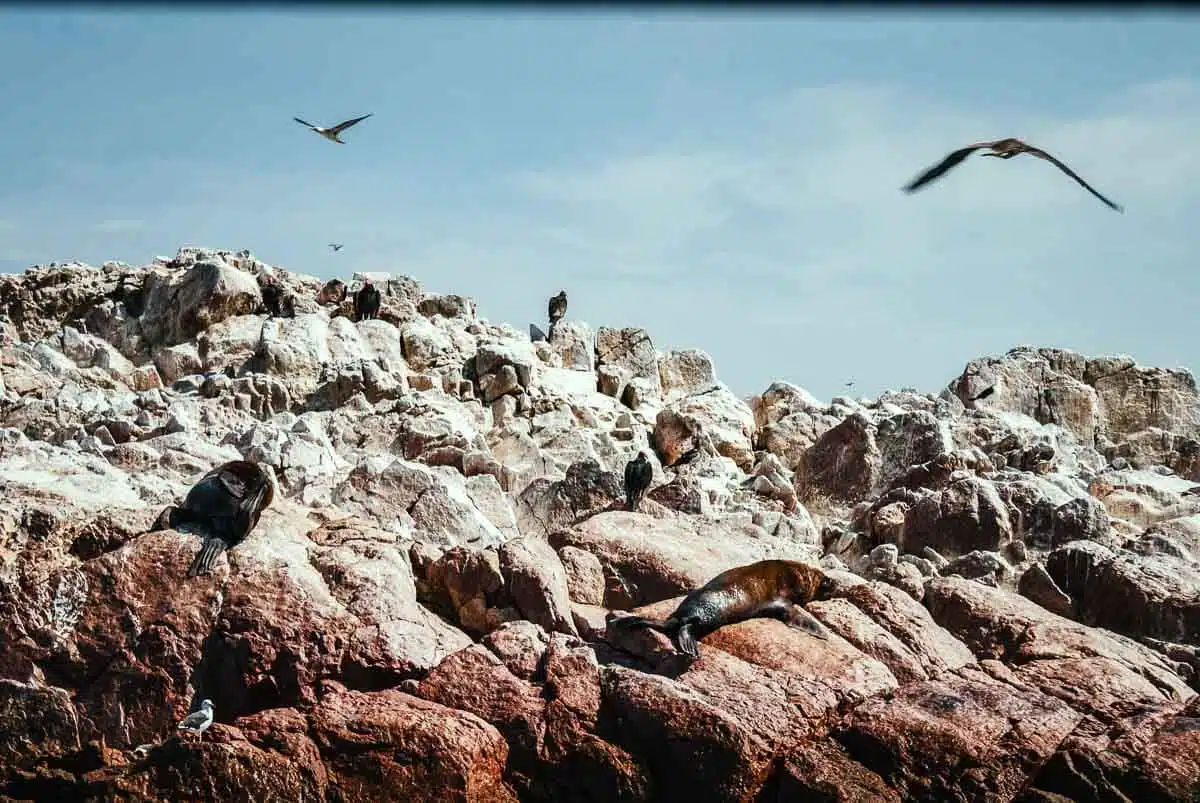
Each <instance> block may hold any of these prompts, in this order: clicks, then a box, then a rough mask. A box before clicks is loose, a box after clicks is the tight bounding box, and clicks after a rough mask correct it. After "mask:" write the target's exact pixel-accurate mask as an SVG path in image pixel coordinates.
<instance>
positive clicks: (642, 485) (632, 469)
mask: <svg viewBox="0 0 1200 803" xmlns="http://www.w3.org/2000/svg"><path fill="white" fill-rule="evenodd" d="M653 479H654V467H653V466H652V465H650V460H649V459H647V457H646V453H645V452H638V456H637V457H635V458H634V459H633V460H630V461H629V462H628V463H626V464H625V509H626V510H637V509H638V505H640V504H641V503H642V497H643V496H645V495H646V491H647V490H648V489H649V488H650V481H651V480H653Z"/></svg>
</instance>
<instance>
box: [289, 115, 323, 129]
mask: <svg viewBox="0 0 1200 803" xmlns="http://www.w3.org/2000/svg"><path fill="white" fill-rule="evenodd" d="M292 119H293V120H295V121H296V122H297V123H299V124H300V125H306V126H308V127H309V128H311V129H312V130H313V131H320V129H319V128H317V127H316V126H315V125H313V124H312V123H310V122H308V121H307V120H301V119H300V118H299V117H293V118H292Z"/></svg>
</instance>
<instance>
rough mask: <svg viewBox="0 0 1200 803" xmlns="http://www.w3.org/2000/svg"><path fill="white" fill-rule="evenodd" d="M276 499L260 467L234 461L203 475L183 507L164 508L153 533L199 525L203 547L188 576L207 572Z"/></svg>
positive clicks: (249, 529)
mask: <svg viewBox="0 0 1200 803" xmlns="http://www.w3.org/2000/svg"><path fill="white" fill-rule="evenodd" d="M274 499H275V486H274V485H272V484H271V477H270V475H269V474H267V472H266V471H265V470H264V469H263V468H262V467H261V466H259V465H258V464H257V463H252V462H250V461H248V460H232V461H230V462H228V463H224V464H222V465H220V466H217V467H216V468H214V469H213V470H212V471H210V472H208V473H207V474H205V475H204V476H203V477H201V478H200V480H199V481H198V482H197V483H196V484H195V485H193V486H192V488H191V490H189V491H188V494H187V497H186V498H185V499H184V500H183V505H182V506H178V507H177V506H175V505H169V506H167V507H166V508H164V509H163V512H162V513H160V514H159V516H158V520H157V521H155V522H154V526H153V527H151V528H150V532H154V531H155V530H166V529H168V528H170V529H178V528H179V526H180V525H183V524H192V525H195V526H197V527H198V528H199V529H200V530H201V531H202V532H203V534H204V546H202V547H200V551H199V552H198V553H197V554H196V557H195V558H194V559H193V560H192V565H191V566H190V567H189V568H188V574H187V576H188V577H195V576H197V575H200V574H208V573H209V572H210V571H212V568H213V565H214V564H215V563H216V562H217V557H218V556H220V554H221V553H222V552H224V551H225V550H226V549H232V548H233V547H235V546H237V545H238V544H240V543H241V542H242V541H243V540H244V539H245V538H246V536H247V535H249V534H250V531H251V530H253V529H254V527H255V526H256V525H257V524H258V518H259V516H260V515H262V512H263V510H265V509H266V508H267V506H269V505H270V504H271V502H272V501H273V500H274Z"/></svg>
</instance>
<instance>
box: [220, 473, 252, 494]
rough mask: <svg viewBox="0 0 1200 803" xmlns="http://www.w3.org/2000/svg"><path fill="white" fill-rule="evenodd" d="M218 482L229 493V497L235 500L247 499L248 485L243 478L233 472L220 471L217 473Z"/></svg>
mask: <svg viewBox="0 0 1200 803" xmlns="http://www.w3.org/2000/svg"><path fill="white" fill-rule="evenodd" d="M217 480H219V481H220V483H221V485H223V486H224V487H225V490H227V491H229V495H230V496H232V497H233V498H234V499H238V500H241V499H245V497H246V483H245V481H243V480H242V478H241V477H239V476H238V475H236V474H234V473H233V472H232V471H220V472H218V473H217Z"/></svg>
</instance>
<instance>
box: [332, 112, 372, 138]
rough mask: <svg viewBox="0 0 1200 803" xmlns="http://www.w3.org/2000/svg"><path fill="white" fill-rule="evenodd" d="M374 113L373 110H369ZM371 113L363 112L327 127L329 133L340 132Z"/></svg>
mask: <svg viewBox="0 0 1200 803" xmlns="http://www.w3.org/2000/svg"><path fill="white" fill-rule="evenodd" d="M374 113H375V112H371V114H374ZM371 114H364V115H363V116H362V117H355V118H354V119H353V120H346V121H345V122H342V123H338V124H337V125H335V126H334V127H333V128H331V129H329V132H330V133H331V134H340V133H342V132H343V131H345V130H346V129H347V128H349V127H350V126H352V125H357V124H358V123H361V122H362V121H363V120H365V119H367V118H368V117H370V116H371Z"/></svg>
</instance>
